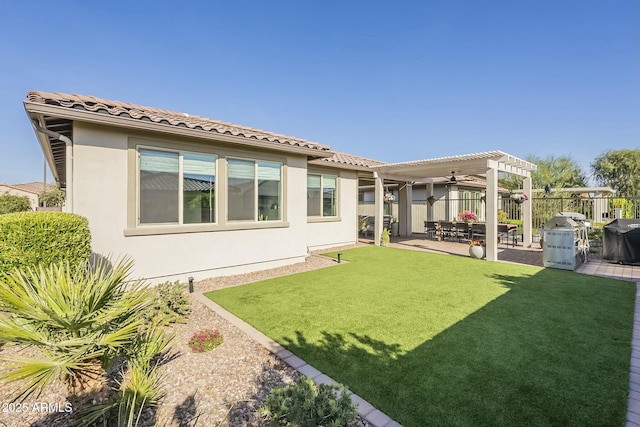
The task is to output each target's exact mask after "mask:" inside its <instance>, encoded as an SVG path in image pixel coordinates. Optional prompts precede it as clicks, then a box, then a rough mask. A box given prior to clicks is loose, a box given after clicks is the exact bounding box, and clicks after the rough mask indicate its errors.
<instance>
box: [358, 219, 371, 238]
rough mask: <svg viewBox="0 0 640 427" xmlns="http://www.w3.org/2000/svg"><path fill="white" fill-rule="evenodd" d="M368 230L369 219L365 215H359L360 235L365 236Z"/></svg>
mask: <svg viewBox="0 0 640 427" xmlns="http://www.w3.org/2000/svg"><path fill="white" fill-rule="evenodd" d="M368 228H369V223H368V222H367V217H366V216H364V215H358V230H359V231H360V233H361V234H365V233H366V232H367V229H368Z"/></svg>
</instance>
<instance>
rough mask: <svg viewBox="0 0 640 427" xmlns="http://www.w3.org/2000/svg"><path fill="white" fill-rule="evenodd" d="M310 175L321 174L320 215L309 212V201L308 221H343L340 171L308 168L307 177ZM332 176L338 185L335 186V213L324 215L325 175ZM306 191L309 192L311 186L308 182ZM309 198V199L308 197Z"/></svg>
mask: <svg viewBox="0 0 640 427" xmlns="http://www.w3.org/2000/svg"><path fill="white" fill-rule="evenodd" d="M309 175H319V176H320V215H309V214H308V212H309V211H308V201H307V222H334V221H342V217H341V214H340V206H341V199H342V197H341V195H340V194H341V176H340V173H338V172H334V171H331V172H330V171H320V170H315V169H308V170H307V179H308V177H309ZM325 176H331V177H335V179H336V187H335V192H336V193H335V194H336V197H335V212H336V214H335V215H332V216H329V215H324V177H325ZM306 192H307V194H308V192H309V187H308V184H307V187H306ZM307 200H308V199H307Z"/></svg>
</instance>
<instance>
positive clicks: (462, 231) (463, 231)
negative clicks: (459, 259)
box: [456, 222, 471, 242]
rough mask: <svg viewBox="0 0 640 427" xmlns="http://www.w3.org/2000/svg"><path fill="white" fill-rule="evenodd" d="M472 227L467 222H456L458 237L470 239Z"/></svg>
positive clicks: (459, 238)
mask: <svg viewBox="0 0 640 427" xmlns="http://www.w3.org/2000/svg"><path fill="white" fill-rule="evenodd" d="M470 232H471V229H470V228H469V224H467V223H466V222H456V238H457V239H458V242H459V241H460V240H469V234H470Z"/></svg>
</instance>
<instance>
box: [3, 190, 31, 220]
mask: <svg viewBox="0 0 640 427" xmlns="http://www.w3.org/2000/svg"><path fill="white" fill-rule="evenodd" d="M29 209H31V202H29V198H28V197H27V196H14V195H12V194H8V193H5V194H3V195H0V215H1V214H7V213H14V212H24V211H28V210H29Z"/></svg>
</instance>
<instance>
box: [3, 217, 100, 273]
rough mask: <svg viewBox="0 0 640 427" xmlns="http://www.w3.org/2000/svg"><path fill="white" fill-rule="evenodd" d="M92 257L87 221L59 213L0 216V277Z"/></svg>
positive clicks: (78, 261)
mask: <svg viewBox="0 0 640 427" xmlns="http://www.w3.org/2000/svg"><path fill="white" fill-rule="evenodd" d="M90 256H91V232H90V231H89V221H88V220H87V219H86V218H84V217H82V216H80V215H75V214H68V213H62V212H20V213H12V214H6V215H0V273H3V272H9V271H12V270H13V269H15V268H16V267H19V268H24V267H35V266H37V265H38V264H45V265H49V264H53V263H56V262H60V261H65V262H67V261H68V262H69V263H72V264H76V263H81V262H83V261H87V260H88V259H89V257H90Z"/></svg>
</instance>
